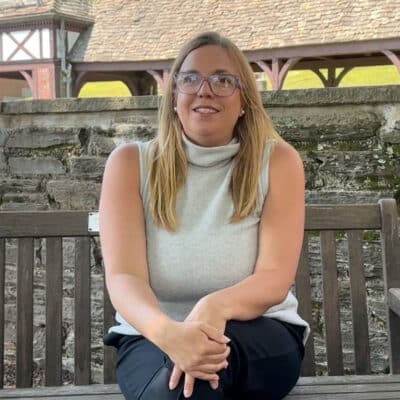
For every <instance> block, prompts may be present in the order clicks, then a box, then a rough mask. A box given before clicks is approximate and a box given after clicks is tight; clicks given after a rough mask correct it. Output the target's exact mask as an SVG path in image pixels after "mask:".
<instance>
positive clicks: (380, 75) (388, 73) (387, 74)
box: [79, 65, 400, 97]
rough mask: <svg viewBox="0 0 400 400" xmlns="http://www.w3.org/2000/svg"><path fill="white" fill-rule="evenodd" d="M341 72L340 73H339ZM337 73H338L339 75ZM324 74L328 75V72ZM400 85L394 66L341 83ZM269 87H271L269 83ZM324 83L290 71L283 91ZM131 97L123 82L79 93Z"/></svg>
mask: <svg viewBox="0 0 400 400" xmlns="http://www.w3.org/2000/svg"><path fill="white" fill-rule="evenodd" d="M339 72H340V71H339ZM339 72H337V73H339ZM323 73H325V74H326V71H325V72H324V71H323ZM394 84H397V85H398V84H400V74H399V73H398V71H397V69H396V67H395V66H393V65H388V66H379V67H357V68H354V69H353V70H351V71H350V72H348V73H347V74H346V76H345V77H344V78H343V80H342V82H341V83H340V86H341V87H344V86H373V85H394ZM268 87H269V88H270V87H271V84H270V82H268ZM322 87H323V85H322V82H321V81H320V79H319V78H318V77H317V76H316V75H315V74H314V73H313V72H311V71H289V73H288V76H287V77H286V80H285V83H284V85H283V89H304V88H322ZM118 96H130V92H129V89H128V88H127V86H126V85H125V84H124V83H123V82H89V83H86V84H85V85H84V86H83V88H82V89H81V91H80V93H79V97H118Z"/></svg>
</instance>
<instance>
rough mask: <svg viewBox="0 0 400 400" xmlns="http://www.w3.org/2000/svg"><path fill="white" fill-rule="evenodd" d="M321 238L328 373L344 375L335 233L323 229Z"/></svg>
mask: <svg viewBox="0 0 400 400" xmlns="http://www.w3.org/2000/svg"><path fill="white" fill-rule="evenodd" d="M320 240H321V262H322V276H323V296H324V317H325V337H326V355H327V361H328V373H329V375H343V373H344V371H343V353H342V336H341V333H340V332H341V331H340V318H339V296H338V277H337V267H336V241H335V233H334V232H332V231H322V232H320Z"/></svg>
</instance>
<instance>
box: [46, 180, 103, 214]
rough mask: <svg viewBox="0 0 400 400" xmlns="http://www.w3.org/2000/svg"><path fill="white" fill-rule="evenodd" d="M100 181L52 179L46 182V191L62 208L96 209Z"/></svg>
mask: <svg viewBox="0 0 400 400" xmlns="http://www.w3.org/2000/svg"><path fill="white" fill-rule="evenodd" d="M100 187H101V185H100V183H95V182H81V181H70V180H53V181H49V182H48V183H47V192H48V194H49V196H50V197H51V198H52V199H53V201H54V202H55V203H56V204H57V206H58V207H59V208H61V209H63V210H97V208H98V199H99V196H100Z"/></svg>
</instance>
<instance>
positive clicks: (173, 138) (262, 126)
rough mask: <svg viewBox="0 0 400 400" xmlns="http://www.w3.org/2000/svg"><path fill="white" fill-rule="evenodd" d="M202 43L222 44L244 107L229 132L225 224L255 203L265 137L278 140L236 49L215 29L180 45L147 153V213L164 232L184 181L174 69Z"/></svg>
mask: <svg viewBox="0 0 400 400" xmlns="http://www.w3.org/2000/svg"><path fill="white" fill-rule="evenodd" d="M207 45H216V46H220V47H221V48H223V49H224V50H225V51H226V52H227V53H228V55H229V57H231V59H232V61H233V62H234V63H235V64H236V66H237V68H238V71H239V74H238V75H239V79H240V83H241V85H240V96H241V104H242V107H243V109H244V111H245V113H244V115H243V116H242V117H241V118H239V120H238V121H237V123H236V126H235V128H234V136H235V137H236V138H237V139H238V141H239V143H240V149H239V152H238V154H237V155H236V156H235V165H234V169H233V174H232V181H231V184H230V189H231V194H232V200H233V204H234V212H233V215H232V216H231V222H237V221H240V220H241V219H243V218H245V217H247V216H248V215H250V214H251V213H252V212H253V211H254V210H255V208H256V206H257V199H258V179H259V176H260V173H261V167H262V160H263V154H264V149H265V145H266V143H267V140H269V139H275V140H282V139H281V137H280V136H279V134H278V133H277V132H276V131H275V129H274V127H273V124H272V121H271V120H270V118H269V116H268V115H267V113H266V112H265V110H264V106H263V103H262V100H261V96H260V94H259V92H258V90H257V85H256V80H255V76H254V73H253V70H252V69H251V67H250V64H249V63H248V61H247V59H246V58H245V56H244V55H243V53H242V52H241V51H240V50H239V49H238V47H237V46H236V45H235V44H233V43H232V42H231V41H230V40H229V39H227V38H225V37H223V36H221V35H220V34H218V33H216V32H206V33H202V34H200V35H198V36H196V37H194V38H193V39H191V40H190V41H189V42H187V43H186V44H185V45H184V46H183V48H182V49H181V51H180V53H179V55H178V57H177V58H176V60H175V62H174V64H173V66H172V69H171V71H170V79H169V82H168V85H167V87H166V89H165V93H164V97H163V99H162V103H161V106H160V109H159V129H158V135H157V137H156V138H155V139H154V140H153V143H152V146H151V151H150V160H149V162H150V211H151V214H152V217H153V219H154V222H155V223H156V224H157V225H159V226H161V227H163V228H164V229H167V230H169V231H176V230H177V229H178V227H179V221H178V219H177V215H176V198H177V193H178V191H179V189H180V188H181V187H182V186H183V185H184V184H185V180H186V176H187V159H186V154H185V151H184V147H183V144H182V137H181V136H182V127H181V124H180V121H179V118H178V115H177V114H176V113H175V112H174V91H175V82H174V74H175V73H176V72H178V71H179V70H180V68H181V66H182V63H183V62H184V60H185V58H186V57H187V56H188V54H189V53H190V52H192V51H193V50H195V49H198V48H200V47H203V46H207Z"/></svg>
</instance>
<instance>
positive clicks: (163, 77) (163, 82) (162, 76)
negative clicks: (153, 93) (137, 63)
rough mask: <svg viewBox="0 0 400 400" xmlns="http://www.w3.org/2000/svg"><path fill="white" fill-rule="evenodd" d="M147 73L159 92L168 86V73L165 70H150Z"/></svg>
mask: <svg viewBox="0 0 400 400" xmlns="http://www.w3.org/2000/svg"><path fill="white" fill-rule="evenodd" d="M147 72H148V73H149V74H150V75H151V76H152V77H153V78H154V79H155V80H156V81H157V83H158V85H159V86H160V88H161V90H163V91H164V90H165V89H166V87H167V84H168V80H169V71H168V70H167V69H164V70H162V71H156V70H153V69H150V70H148V71H147Z"/></svg>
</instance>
